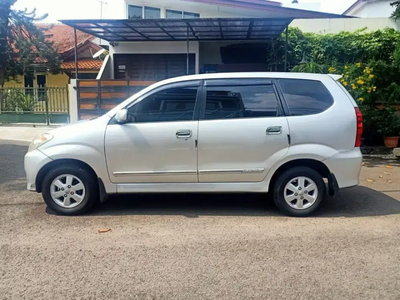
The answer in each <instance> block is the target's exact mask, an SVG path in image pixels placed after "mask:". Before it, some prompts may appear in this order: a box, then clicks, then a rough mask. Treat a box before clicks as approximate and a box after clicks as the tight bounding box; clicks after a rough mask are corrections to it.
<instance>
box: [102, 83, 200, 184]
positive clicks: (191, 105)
mask: <svg viewBox="0 0 400 300" xmlns="http://www.w3.org/2000/svg"><path fill="white" fill-rule="evenodd" d="M199 85H200V81H191V82H185V83H180V84H173V85H169V86H164V87H161V88H158V89H156V90H154V91H152V92H150V93H148V94H146V95H144V96H143V97H141V98H140V99H138V100H137V101H135V102H134V103H133V104H132V105H131V106H130V107H128V108H127V110H128V122H127V123H126V124H117V123H116V122H114V121H111V122H110V124H109V125H108V126H107V129H106V134H105V150H106V159H107V167H108V172H109V176H110V178H111V181H112V182H115V183H143V182H154V183H165V182H198V178H197V148H196V140H197V134H198V131H197V129H198V112H197V114H196V113H195V112H196V111H198V108H197V106H196V99H197V97H198V96H197V94H198V90H199Z"/></svg>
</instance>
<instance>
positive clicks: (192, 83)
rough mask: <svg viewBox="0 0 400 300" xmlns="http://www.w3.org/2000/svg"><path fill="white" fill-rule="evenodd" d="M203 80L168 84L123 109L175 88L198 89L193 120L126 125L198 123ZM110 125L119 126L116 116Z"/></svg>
mask: <svg viewBox="0 0 400 300" xmlns="http://www.w3.org/2000/svg"><path fill="white" fill-rule="evenodd" d="M202 84H203V81H202V80H190V81H183V82H176V83H171V84H166V85H162V86H159V87H156V88H154V89H153V90H151V91H149V92H147V93H146V94H144V95H142V96H140V97H139V98H137V99H135V100H133V101H132V102H131V103H129V104H127V105H126V106H125V107H124V108H123V109H127V110H128V109H129V108H131V107H133V106H134V105H137V104H139V103H140V102H141V101H143V100H145V99H147V97H150V96H151V95H153V94H155V93H158V92H161V91H164V90H168V89H173V88H185V87H197V92H196V99H195V104H194V112H193V116H192V119H191V120H177V121H155V122H138V123H135V122H127V123H125V124H148V123H176V122H191V121H198V120H199V115H200V102H201V101H200V99H201V97H202V94H201V93H202V89H201V87H202ZM109 124H110V125H111V124H118V123H117V122H116V121H115V116H114V117H113V118H112V119H111V120H110V123H109Z"/></svg>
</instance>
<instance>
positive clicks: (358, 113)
mask: <svg viewBox="0 0 400 300" xmlns="http://www.w3.org/2000/svg"><path fill="white" fill-rule="evenodd" d="M355 110H356V116H357V135H356V144H355V145H354V147H360V146H361V136H362V133H363V120H362V113H361V111H360V109H359V108H358V107H355Z"/></svg>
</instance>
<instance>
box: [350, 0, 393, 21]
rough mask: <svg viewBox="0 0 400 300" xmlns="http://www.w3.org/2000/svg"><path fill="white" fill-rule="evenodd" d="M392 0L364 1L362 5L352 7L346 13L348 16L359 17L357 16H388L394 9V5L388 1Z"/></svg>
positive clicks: (391, 0)
mask: <svg viewBox="0 0 400 300" xmlns="http://www.w3.org/2000/svg"><path fill="white" fill-rule="evenodd" d="M392 2H394V1H393V0H380V1H371V2H368V3H365V4H364V5H362V4H361V5H359V6H358V7H356V8H354V9H352V10H351V11H349V12H348V13H347V15H349V16H354V17H359V18H382V17H386V18H388V17H390V15H391V14H392V12H393V11H394V7H393V6H391V5H390V3H392Z"/></svg>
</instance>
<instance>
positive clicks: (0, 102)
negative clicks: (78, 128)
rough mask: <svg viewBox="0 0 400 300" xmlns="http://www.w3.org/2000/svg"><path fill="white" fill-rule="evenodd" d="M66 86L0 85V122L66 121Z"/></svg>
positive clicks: (67, 114) (67, 112)
mask: <svg viewBox="0 0 400 300" xmlns="http://www.w3.org/2000/svg"><path fill="white" fill-rule="evenodd" d="M68 109H69V106H68V88H67V87H46V86H44V87H35V88H31V87H25V88H18V87H0V122H3V123H46V124H50V123H68V119H69V111H68Z"/></svg>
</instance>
